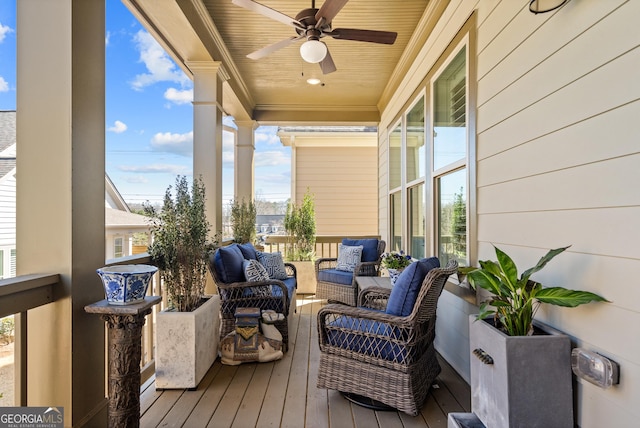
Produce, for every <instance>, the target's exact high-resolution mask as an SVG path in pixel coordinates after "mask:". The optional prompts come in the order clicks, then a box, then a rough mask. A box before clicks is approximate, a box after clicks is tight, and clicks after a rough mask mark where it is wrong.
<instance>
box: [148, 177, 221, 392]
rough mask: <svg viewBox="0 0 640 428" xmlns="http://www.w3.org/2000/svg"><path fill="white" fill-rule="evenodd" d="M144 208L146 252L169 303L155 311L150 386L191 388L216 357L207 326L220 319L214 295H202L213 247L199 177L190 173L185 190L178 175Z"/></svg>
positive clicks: (214, 325)
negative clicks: (159, 202)
mask: <svg viewBox="0 0 640 428" xmlns="http://www.w3.org/2000/svg"><path fill="white" fill-rule="evenodd" d="M145 209H146V210H147V213H148V214H150V215H151V216H152V219H153V220H152V227H151V230H152V233H153V237H154V242H153V244H152V245H151V246H150V247H149V254H150V255H151V259H152V260H153V262H154V263H155V264H156V265H157V266H158V268H160V275H161V277H162V279H163V280H164V286H165V287H166V292H167V295H168V298H169V304H170V305H171V306H172V307H173V310H165V311H162V312H159V313H158V314H157V316H156V329H155V333H156V379H155V383H156V388H158V389H173V388H177V389H184V388H195V387H197V386H198V383H200V381H201V380H202V378H203V377H204V375H205V374H206V373H207V370H209V368H210V367H211V365H212V364H213V362H214V361H215V359H216V356H217V349H218V340H219V336H218V335H217V334H211V332H212V331H216V330H217V329H218V328H219V325H220V319H219V313H220V298H219V296H217V295H214V296H210V297H208V298H205V296H204V289H205V285H206V275H207V262H208V257H207V256H208V254H209V252H210V251H212V250H213V248H214V242H210V241H209V230H210V225H209V222H208V221H207V218H206V214H205V189H204V183H203V182H202V179H194V181H193V184H192V187H191V191H190V190H189V185H188V183H187V179H186V178H185V177H180V176H178V177H177V178H176V184H175V198H173V197H172V195H171V187H169V188H168V189H167V192H166V194H165V197H164V204H163V207H162V211H160V212H155V210H154V209H153V208H151V207H145ZM176 332H177V333H176Z"/></svg>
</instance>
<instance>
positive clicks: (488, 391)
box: [467, 247, 606, 428]
mask: <svg viewBox="0 0 640 428" xmlns="http://www.w3.org/2000/svg"><path fill="white" fill-rule="evenodd" d="M567 248H568V247H563V248H557V249H554V250H550V251H549V252H547V254H545V255H544V256H543V257H542V258H541V259H540V260H539V261H538V263H537V264H536V265H535V266H534V267H532V268H529V269H527V270H525V271H524V272H522V274H521V275H520V276H518V269H517V267H516V265H515V263H514V262H513V260H512V259H511V257H509V256H508V255H507V254H506V253H505V252H503V251H502V250H500V249H499V248H497V247H495V252H496V256H497V259H498V261H497V262H494V261H481V262H480V268H479V269H476V270H472V271H471V272H468V274H467V276H468V279H469V282H470V283H471V285H472V286H473V287H474V288H475V289H477V288H478V287H480V288H483V289H485V290H488V291H489V292H491V293H492V295H491V297H490V298H489V300H488V301H487V302H485V303H483V304H482V305H481V306H480V313H479V314H478V315H471V316H470V319H469V337H470V345H471V346H470V349H471V352H472V355H471V396H472V398H471V408H472V411H473V412H474V413H475V414H476V415H477V416H478V417H479V418H480V420H481V421H482V422H483V423H484V424H485V425H486V426H490V427H496V428H500V427H509V426H516V425H519V424H522V423H523V421H527V422H526V423H527V425H528V426H540V427H546V426H556V427H562V426H567V427H572V426H573V396H572V381H571V365H570V353H571V344H570V340H569V337H568V336H566V335H564V334H562V333H560V332H558V331H557V330H554V329H551V328H550V327H546V326H543V325H542V324H534V322H533V317H534V315H535V313H536V311H537V309H538V308H539V306H540V304H541V303H549V304H552V305H558V306H565V307H576V306H578V305H582V304H585V303H588V302H592V301H595V302H603V301H606V300H605V299H604V298H603V297H601V296H599V295H597V294H594V293H591V292H588V291H576V290H569V289H566V288H563V287H548V288H544V287H543V286H542V284H540V283H538V282H534V281H532V280H531V276H532V275H533V274H534V273H536V272H538V271H540V270H541V269H543V268H544V267H545V266H546V265H547V263H549V262H550V261H551V260H552V259H553V258H554V257H555V256H557V255H558V254H560V253H562V252H563V251H565V250H566V249H567Z"/></svg>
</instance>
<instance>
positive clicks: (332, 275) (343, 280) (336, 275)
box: [318, 269, 353, 285]
mask: <svg viewBox="0 0 640 428" xmlns="http://www.w3.org/2000/svg"><path fill="white" fill-rule="evenodd" d="M318 281H322V282H333V283H334V284H343V285H351V284H352V283H353V272H345V271H343V270H337V269H322V270H321V271H319V272H318Z"/></svg>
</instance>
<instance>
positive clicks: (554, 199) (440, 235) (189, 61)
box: [17, 0, 640, 428]
mask: <svg viewBox="0 0 640 428" xmlns="http://www.w3.org/2000/svg"><path fill="white" fill-rule="evenodd" d="M550 1H553V0H549V1H545V2H542V1H540V3H541V4H542V3H547V4H548V3H549V2H550ZM123 2H124V3H125V5H127V7H128V8H129V9H130V10H131V11H132V13H133V14H134V16H135V17H136V18H137V19H138V20H139V21H140V22H141V23H142V25H143V26H144V27H145V29H147V31H149V32H150V33H151V34H152V35H153V36H154V37H155V38H156V40H158V42H159V43H160V44H161V45H162V47H163V48H164V49H165V50H166V52H167V53H168V54H169V55H170V56H171V57H172V58H173V59H174V60H175V61H176V63H177V64H178V66H179V67H180V68H181V69H182V70H184V71H185V73H186V74H187V75H188V76H189V78H191V79H193V81H194V103H193V109H194V168H193V170H194V174H195V175H202V176H203V179H204V181H205V185H206V186H207V192H208V193H207V194H208V198H209V200H208V206H207V212H208V216H209V217H210V221H211V222H212V224H213V225H214V230H217V229H219V227H218V226H219V225H221V212H222V209H221V207H222V195H221V170H222V167H221V165H222V163H221V162H222V156H221V146H222V144H221V141H222V135H221V134H222V130H221V128H222V127H221V126H220V125H221V123H222V116H223V114H227V115H231V116H233V117H234V118H235V119H236V123H237V124H238V132H237V140H236V156H235V162H236V165H235V167H236V170H237V171H242V175H243V176H242V177H240V179H237V180H236V182H235V183H236V190H235V192H236V195H235V196H236V198H240V199H241V198H242V197H249V198H251V197H252V196H253V176H252V174H251V172H252V171H253V168H252V166H253V147H254V144H253V143H254V141H253V138H254V137H253V131H254V129H255V128H256V126H258V125H261V124H264V125H277V126H288V125H292V126H325V125H331V126H333V125H348V126H376V127H377V130H378V131H377V137H376V140H377V141H376V146H377V155H376V156H377V168H376V174H375V177H374V178H373V180H375V185H376V188H377V206H376V207H375V210H377V231H378V234H379V235H381V236H382V238H383V239H385V240H386V241H387V242H388V243H390V244H391V246H392V247H393V248H402V249H404V250H405V251H412V250H413V249H414V248H420V247H423V248H424V252H425V255H436V256H438V257H440V258H441V259H447V258H456V259H457V260H459V261H460V262H461V263H465V264H468V265H477V264H478V261H479V260H486V259H494V257H495V255H494V252H493V246H494V245H496V246H498V247H500V248H501V249H503V250H505V251H506V252H507V253H509V254H510V255H511V256H512V257H513V259H514V260H515V262H516V264H517V265H518V266H522V267H524V266H531V265H533V264H534V263H535V262H536V261H537V260H538V259H539V258H540V257H541V256H542V255H543V254H545V253H546V251H547V250H548V249H550V248H558V247H560V246H566V245H571V247H570V249H569V250H567V251H566V252H564V253H563V254H562V255H561V256H559V257H557V258H556V259H554V260H553V262H552V263H550V264H549V265H548V266H547V267H546V268H545V270H544V271H542V272H539V273H538V274H537V275H536V276H535V278H534V279H537V280H539V281H540V282H541V283H543V284H545V285H548V286H554V285H558V286H565V287H568V288H575V289H581V290H587V291H592V292H595V293H598V294H600V295H602V296H604V297H605V298H607V299H608V300H609V301H610V303H593V304H589V305H584V306H580V307H578V308H572V309H568V308H557V307H544V306H543V307H541V309H540V310H539V311H538V313H537V314H536V318H538V319H539V320H540V321H542V322H545V323H547V324H549V325H551V326H553V327H555V328H556V329H558V330H560V331H562V332H564V333H565V334H567V335H568V336H569V337H570V338H571V341H572V345H573V346H579V347H582V348H586V349H589V350H593V351H595V352H598V353H600V354H602V355H604V356H606V357H608V358H610V359H612V360H614V361H616V362H617V363H618V364H619V366H620V383H619V384H618V385H615V386H613V387H611V388H609V389H601V388H598V387H597V386H595V385H593V384H591V383H589V382H587V381H585V380H583V379H578V378H575V377H574V385H573V386H574V388H573V391H574V403H575V405H574V407H575V408H574V414H575V423H576V425H577V426H579V427H582V428H591V427H608V426H612V427H631V426H636V425H637V421H638V420H639V419H640V408H639V407H638V405H637V403H638V402H639V401H640V388H639V385H640V335H639V333H638V332H637V329H636V326H637V325H640V303H638V302H640V287H638V286H637V285H636V284H635V282H634V280H633V273H634V272H636V271H638V269H639V268H640V251H638V249H637V244H636V243H637V242H638V241H640V227H639V226H638V221H637V219H638V218H639V217H640V192H638V190H637V183H638V182H640V149H639V147H640V146H639V144H638V135H639V132H638V128H637V126H636V124H635V121H636V120H637V118H638V117H640V80H639V79H638V71H639V70H640V31H638V26H637V18H638V17H639V16H640V1H636V0H570V1H562V0H555V1H554V2H555V3H561V4H564V5H563V6H562V7H560V8H556V9H553V10H551V11H549V12H548V13H540V14H536V13H532V12H531V11H530V9H529V3H530V2H529V1H525V0H522V1H516V0H431V1H428V0H407V1H402V2H387V1H375V0H371V1H366V2H363V1H361V0H350V1H349V2H340V3H345V4H344V8H343V10H342V11H340V13H339V14H338V15H337V17H336V18H335V24H336V26H338V25H344V27H345V28H350V27H354V28H371V29H375V28H379V29H381V30H389V31H397V32H398V40H397V42H396V43H395V44H394V45H393V46H391V47H388V46H385V47H380V48H377V47H370V46H369V45H365V44H357V43H351V42H350V41H348V40H331V38H330V37H326V38H325V39H323V41H326V44H327V46H328V47H329V50H330V52H331V56H332V58H333V62H334V63H335V65H336V67H337V71H336V72H333V73H330V74H327V75H323V77H322V78H323V79H324V80H323V81H324V83H325V85H324V86H323V87H321V88H310V87H308V86H307V84H306V82H305V81H304V79H302V78H301V77H300V74H301V73H300V71H301V68H303V70H304V74H305V79H306V76H307V75H308V74H309V73H311V72H318V68H317V65H313V68H311V66H310V65H308V64H303V63H302V62H301V60H300V56H299V51H298V49H297V46H295V47H290V46H289V47H287V48H283V49H282V50H281V52H278V53H276V54H272V55H269V56H266V57H265V58H261V59H260V60H257V61H254V60H251V59H249V58H247V57H246V55H247V54H249V53H251V52H252V51H256V50H258V49H260V48H262V47H263V46H264V45H267V44H269V43H277V42H278V41H279V40H282V39H284V38H288V37H291V36H295V29H294V28H289V27H287V26H286V25H284V24H283V23H282V22H273V23H272V22H269V19H268V18H267V17H265V16H260V15H259V14H257V13H253V12H252V11H248V10H241V9H238V6H236V5H234V4H232V2H230V1H217V0H178V1H150V0H123ZM265 3H267V2H266V0H265ZM292 3H293V2H289V1H285V0H272V1H269V2H268V4H269V7H270V8H273V9H274V10H281V11H283V12H282V13H283V14H285V15H287V16H288V15H292V16H295V15H296V14H297V12H299V10H300V9H301V8H302V7H303V6H300V5H297V4H296V5H294V4H292ZM303 3H304V2H303ZM61 5H62V6H61ZM278 16H279V15H278ZM340 19H342V20H343V21H341V22H344V24H340V23H339V20H340ZM79 20H82V22H79ZM272 21H273V20H272ZM80 24H82V25H80ZM287 30H289V31H287ZM17 32H18V38H19V39H20V40H21V43H20V44H19V46H18V55H19V58H21V60H20V61H19V63H18V75H19V76H20V79H19V80H18V90H17V93H18V105H20V106H21V107H20V112H19V115H18V118H17V129H18V135H19V138H20V139H21V140H20V144H21V150H23V149H24V152H21V153H20V159H18V168H19V170H20V174H24V176H21V187H20V188H19V189H18V193H19V197H18V205H17V215H18V217H19V218H20V219H21V221H22V223H20V224H22V226H20V225H19V226H18V233H17V239H18V245H19V246H20V249H21V250H20V252H19V254H18V260H17V273H18V274H19V275H21V274H30V273H34V272H43V271H44V272H53V273H60V274H61V280H60V284H59V287H60V289H61V296H62V297H61V298H59V299H57V300H55V301H54V302H52V303H49V304H47V305H44V306H42V307H39V308H36V309H32V310H30V311H29V332H28V333H29V335H28V349H29V370H30V371H29V374H30V375H29V377H28V381H27V383H28V384H29V385H28V386H29V391H30V392H29V397H28V403H29V404H34V405H35V404H38V405H45V403H49V404H51V403H56V404H57V403H59V404H60V405H63V406H64V407H65V418H68V419H69V421H70V422H69V424H68V425H70V426H71V425H73V426H102V425H104V411H103V410H104V407H105V406H106V404H105V401H104V389H105V388H104V378H105V375H104V374H105V372H104V358H103V356H104V342H105V341H104V335H103V333H104V326H103V324H102V322H100V321H98V320H94V319H93V318H91V316H90V315H85V314H83V313H82V308H84V306H85V305H87V304H89V303H91V302H93V301H97V300H100V299H101V298H102V290H101V288H100V284H99V282H98V278H97V277H96V278H93V277H95V269H96V268H97V267H99V265H100V264H101V263H104V259H105V257H104V245H95V243H96V242H100V243H102V239H104V222H103V221H102V215H101V213H102V212H103V211H104V200H103V196H102V191H98V189H100V190H102V185H103V180H104V130H105V123H104V98H105V94H104V2H101V1H96V2H81V1H71V2H62V1H60V2H58V1H56V2H18V26H17ZM267 39H268V40H267ZM289 40H290V41H291V43H294V40H293V39H289ZM383 48H384V49H383ZM60 59H64V60H60ZM43 62H44V63H46V64H47V67H42V63H43ZM276 71H277V72H276ZM61 105H64V106H65V107H67V108H59V107H60V106H61ZM51 123H55V124H56V127H55V128H52V127H50V126H47V125H48V124H51ZM45 130H46V131H45ZM45 136H46V137H47V138H46V139H47V144H46V145H43V144H40V142H42V141H44V139H45ZM23 143H24V145H23ZM83 155H85V156H83ZM43 159H46V161H45V160H43ZM79 159H82V161H83V162H84V163H85V164H83V165H82V168H80V167H79V166H80V164H79ZM61 171H62V172H64V174H59V172H61ZM37 175H40V176H42V175H45V176H47V177H50V180H49V182H48V186H47V189H46V191H45V190H43V189H42V186H41V185H40V184H41V183H39V182H38V180H37ZM81 184H82V185H81ZM39 204H47V206H48V207H49V210H48V213H47V215H46V216H45V215H43V214H42V213H41V212H39V211H38V210H34V209H33V207H34V206H39ZM454 205H455V206H457V207H458V208H460V207H462V208H463V210H462V211H460V210H453V209H452V207H453V206H454ZM72 208H73V209H72ZM453 212H458V213H459V214H457V215H455V216H454V215H453V214H452V213H453ZM78 230H81V231H82V233H81V234H79V233H77V231H78ZM91 244H93V246H92V245H91ZM54 250H55V251H56V252H57V254H58V257H56V258H50V259H48V258H43V257H40V255H41V254H42V253H43V252H45V253H52V252H53V251H54ZM91 281H94V283H93V284H92V283H91ZM88 284H91V286H87V285H88ZM479 298H480V299H481V298H482V296H476V295H475V294H474V293H473V292H471V291H470V290H468V289H466V288H463V287H459V286H458V284H457V283H456V281H453V280H452V281H450V283H449V284H447V286H446V288H445V290H444V292H443V293H442V295H441V297H440V300H439V305H438V322H437V339H436V340H437V341H436V349H437V351H438V352H439V353H440V355H442V357H443V358H444V359H445V360H446V361H447V362H448V363H449V364H450V365H451V366H452V367H454V369H455V370H456V371H457V372H458V373H459V374H460V376H462V377H463V379H468V378H469V358H470V352H469V351H470V350H469V340H468V315H469V314H472V313H475V312H477V311H478V305H477V303H478V300H479ZM54 345H55V346H54ZM78 348H81V349H82V351H83V352H82V353H80V352H77V349H78ZM87 353H90V354H91V356H92V358H88V357H87ZM80 354H82V355H80ZM45 355H46V357H45ZM532 375H535V373H533V374H532ZM92 422H96V423H95V425H92ZM399 423H400V422H399Z"/></svg>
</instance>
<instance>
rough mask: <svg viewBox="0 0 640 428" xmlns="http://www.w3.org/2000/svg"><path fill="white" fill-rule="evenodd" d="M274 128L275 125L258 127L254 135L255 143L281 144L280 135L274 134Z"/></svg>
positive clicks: (275, 128)
mask: <svg viewBox="0 0 640 428" xmlns="http://www.w3.org/2000/svg"><path fill="white" fill-rule="evenodd" d="M276 130H277V127H275V126H270V127H260V128H258V129H257V130H256V133H255V136H254V138H255V141H256V144H258V143H265V144H268V145H270V146H273V145H281V142H280V137H278V136H277V135H276Z"/></svg>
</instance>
